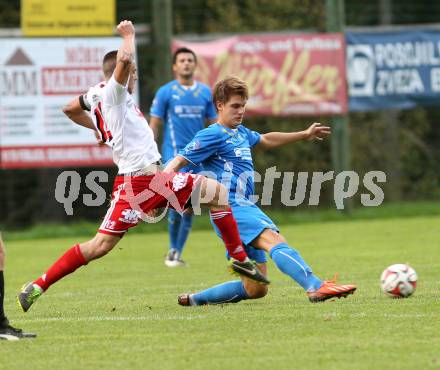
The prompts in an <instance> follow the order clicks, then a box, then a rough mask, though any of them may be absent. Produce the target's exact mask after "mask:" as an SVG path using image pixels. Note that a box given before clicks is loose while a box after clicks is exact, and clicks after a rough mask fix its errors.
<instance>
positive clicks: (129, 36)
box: [113, 20, 135, 86]
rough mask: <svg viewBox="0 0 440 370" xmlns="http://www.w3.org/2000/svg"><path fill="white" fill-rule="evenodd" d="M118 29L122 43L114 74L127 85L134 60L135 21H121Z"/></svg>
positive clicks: (121, 82)
mask: <svg viewBox="0 0 440 370" xmlns="http://www.w3.org/2000/svg"><path fill="white" fill-rule="evenodd" d="M117 30H118V32H119V34H120V35H121V37H122V45H121V47H120V48H119V49H118V54H117V56H116V68H115V71H114V72H113V76H114V78H115V80H116V81H117V82H118V83H119V84H121V85H123V86H125V85H126V84H127V81H128V77H129V76H130V72H131V66H132V64H133V61H134V52H135V31H134V26H133V23H131V21H125V20H124V21H122V22H120V23H119V25H118V27H117Z"/></svg>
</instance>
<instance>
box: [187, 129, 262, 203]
mask: <svg viewBox="0 0 440 370" xmlns="http://www.w3.org/2000/svg"><path fill="white" fill-rule="evenodd" d="M259 141H260V134H259V133H258V132H255V131H251V130H249V129H248V128H246V127H244V126H242V125H240V126H238V127H237V128H236V129H230V128H227V127H224V126H222V125H220V124H218V123H214V124H212V125H210V126H209V127H208V128H206V129H204V130H201V131H199V132H198V133H197V134H196V136H195V137H194V139H193V140H192V141H191V142H190V143H189V144H188V145H187V146H186V147H185V148H184V149H183V150H181V151H180V152H179V155H180V156H182V157H184V158H185V159H187V160H188V161H190V162H191V163H193V164H195V165H199V164H202V165H203V169H204V171H206V172H208V171H209V172H211V173H212V175H211V176H209V175H208V174H207V176H209V177H214V178H215V179H216V180H217V181H219V182H221V183H222V184H223V185H225V186H226V187H227V188H228V189H229V201H230V203H231V205H237V204H238V205H243V204H250V203H252V202H249V201H251V200H252V199H251V198H250V197H251V196H252V195H253V194H254V192H255V189H254V164H253V162H252V153H251V148H252V147H254V146H255V145H256V144H258V143H259Z"/></svg>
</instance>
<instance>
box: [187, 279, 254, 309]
mask: <svg viewBox="0 0 440 370" xmlns="http://www.w3.org/2000/svg"><path fill="white" fill-rule="evenodd" d="M245 299H249V296H248V294H247V293H246V290H245V289H244V286H243V283H242V282H241V280H234V281H227V282H226V283H223V284H219V285H215V286H213V287H211V288H208V289H206V290H203V291H201V292H198V293H195V294H191V300H192V302H193V303H194V304H195V305H196V306H200V305H204V304H220V303H236V302H240V301H242V300H245Z"/></svg>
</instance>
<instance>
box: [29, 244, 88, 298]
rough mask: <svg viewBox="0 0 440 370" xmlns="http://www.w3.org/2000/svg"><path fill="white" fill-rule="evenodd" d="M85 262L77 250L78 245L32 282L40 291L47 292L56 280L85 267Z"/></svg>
mask: <svg viewBox="0 0 440 370" xmlns="http://www.w3.org/2000/svg"><path fill="white" fill-rule="evenodd" d="M86 264H87V261H86V260H85V259H84V256H83V255H82V253H81V250H80V249H79V244H77V245H74V246H73V247H72V248H70V249H69V250H68V251H67V252H66V253H64V254H63V255H62V256H61V257H60V258H59V259H58V260H57V261H56V262H55V263H54V264H53V265H52V266H51V267H50V268H49V270H47V271H46V273H45V274H43V275H42V276H41V277H39V278H38V279H37V280H35V281H34V284H37V285H38V286H39V287H40V288H41V289H43V290H47V289H49V287H50V286H51V285H52V284H54V283H56V282H57V281H58V280H60V279H61V278H63V277H64V276H66V275H69V274H70V273H72V272H73V271H75V270H76V269H77V268H78V267H81V266H83V265H86Z"/></svg>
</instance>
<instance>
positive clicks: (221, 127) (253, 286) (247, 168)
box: [165, 76, 356, 306]
mask: <svg viewBox="0 0 440 370" xmlns="http://www.w3.org/2000/svg"><path fill="white" fill-rule="evenodd" d="M247 99H248V88H247V85H246V83H245V82H244V81H242V80H240V79H239V78H237V77H233V76H232V77H227V78H226V79H224V80H222V81H220V82H218V83H217V84H216V86H215V87H214V92H213V101H214V102H215V106H216V109H217V112H218V121H217V123H214V124H212V125H210V126H209V127H208V128H206V129H204V130H202V131H199V132H198V133H197V134H196V136H195V137H194V139H193V140H192V141H191V142H190V143H189V144H188V145H187V146H186V147H185V148H184V149H183V150H181V151H180V152H179V154H178V156H177V157H176V158H174V159H173V160H172V161H170V162H169V163H168V165H167V167H166V168H165V171H167V172H171V171H177V170H179V169H180V168H181V167H184V166H186V165H188V163H192V164H193V165H198V164H200V163H201V164H203V168H204V170H205V171H210V172H211V173H212V174H213V175H215V177H217V179H219V180H220V179H224V178H225V177H226V178H228V179H229V182H230V189H229V201H230V204H231V207H232V211H233V214H234V217H235V218H236V220H237V224H238V229H239V232H240V237H241V240H242V241H243V244H244V245H245V248H246V251H247V253H248V256H249V257H250V258H251V259H253V260H255V261H256V262H257V264H258V267H259V268H260V271H262V272H263V273H264V274H267V267H266V261H267V260H266V252H267V253H268V254H269V255H270V257H271V258H272V260H273V262H274V263H275V265H276V266H277V267H278V269H279V270H280V271H281V272H283V273H284V274H286V275H288V276H290V277H291V278H292V279H293V280H294V281H296V282H297V283H298V284H299V285H301V287H303V289H304V290H305V292H306V293H307V295H308V298H309V300H310V301H311V302H320V301H325V300H327V299H330V298H334V297H338V298H339V297H346V296H347V295H348V294H352V293H353V292H354V291H355V290H356V286H355V285H352V284H346V285H338V284H336V282H335V281H334V280H333V281H322V280H321V279H319V278H318V277H317V276H316V275H314V274H313V272H312V269H311V268H310V267H309V265H308V264H307V263H306V262H305V261H304V260H303V258H302V257H301V256H300V254H299V253H298V251H296V250H295V249H293V248H292V247H291V246H290V245H289V244H288V242H287V241H286V239H285V238H284V237H283V236H282V235H281V234H280V233H279V230H278V227H277V226H276V225H275V224H274V223H273V221H272V220H271V219H270V218H269V217H268V216H267V215H266V214H265V213H264V212H263V211H261V210H260V208H258V207H257V206H256V205H255V204H254V203H253V202H252V195H253V194H254V179H253V177H254V172H253V171H254V167H253V162H252V153H251V148H253V147H254V146H256V145H258V146H260V147H262V148H263V149H270V148H275V147H278V146H281V145H286V144H290V143H294V142H296V141H299V140H314V139H318V140H321V139H323V138H324V137H326V136H328V135H329V134H330V128H329V127H327V126H322V125H321V124H319V123H314V124H312V125H311V126H310V127H309V128H308V129H306V130H304V131H299V132H288V133H282V132H270V133H267V134H263V135H260V134H259V133H257V132H255V131H251V130H249V129H247V128H246V127H245V126H243V125H242V124H241V122H242V119H243V115H244V112H245V107H246V102H247ZM225 174H226V175H227V176H225ZM214 228H215V225H214ZM216 231H217V230H216ZM217 233H218V231H217ZM267 289H268V286H267V285H261V284H258V283H255V282H253V281H251V280H249V279H248V278H247V277H244V278H242V279H241V280H236V281H228V282H225V283H223V284H220V285H216V286H214V287H211V288H209V289H207V290H204V291H201V292H197V293H195V294H187V293H185V294H181V295H180V296H179V298H178V302H179V304H181V305H183V306H192V305H205V304H216V303H217V304H218V303H228V302H239V301H241V300H244V299H255V298H261V297H264V296H265V295H266V294H267Z"/></svg>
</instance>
